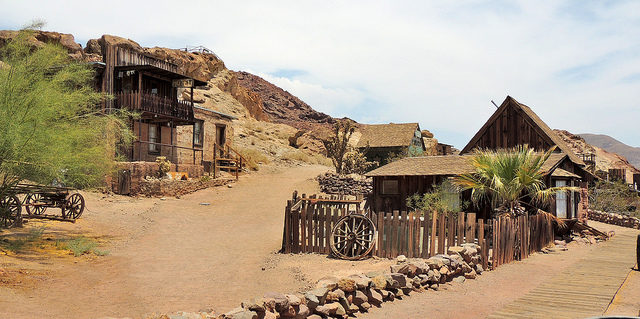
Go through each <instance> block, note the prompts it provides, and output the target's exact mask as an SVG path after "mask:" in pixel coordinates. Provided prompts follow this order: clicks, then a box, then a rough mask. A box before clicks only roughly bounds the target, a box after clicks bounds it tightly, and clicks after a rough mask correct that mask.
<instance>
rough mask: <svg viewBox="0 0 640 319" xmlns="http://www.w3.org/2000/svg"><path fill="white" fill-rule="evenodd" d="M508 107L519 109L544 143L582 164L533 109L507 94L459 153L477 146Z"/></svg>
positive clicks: (508, 123)
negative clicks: (554, 146) (555, 147)
mask: <svg viewBox="0 0 640 319" xmlns="http://www.w3.org/2000/svg"><path fill="white" fill-rule="evenodd" d="M508 108H515V109H516V110H518V111H521V112H522V114H524V116H523V120H524V121H525V122H526V123H527V124H528V125H530V126H532V127H533V129H534V131H535V133H537V135H540V136H541V137H542V138H543V139H544V140H545V141H546V142H545V144H546V145H556V146H557V147H558V151H559V152H563V153H565V154H567V156H569V159H570V160H571V161H572V162H574V163H576V164H579V165H584V162H583V161H582V159H580V158H579V157H578V156H577V155H576V154H574V153H573V151H572V150H571V148H570V147H569V146H568V145H567V144H566V143H565V142H564V141H563V140H562V139H561V138H560V137H559V136H558V135H557V134H556V133H555V132H554V131H553V130H552V129H551V128H550V127H549V126H548V125H547V124H546V123H545V122H544V121H543V120H542V119H541V118H540V117H539V116H538V115H537V114H536V113H535V112H533V110H531V108H530V107H528V106H526V105H524V104H522V103H520V102H518V101H516V100H515V99H514V98H512V97H511V96H507V98H506V99H505V100H504V102H502V104H501V105H500V107H499V108H498V110H496V112H495V113H493V115H492V116H491V117H490V118H489V120H487V122H486V123H485V124H484V125H483V126H482V128H480V130H479V131H478V132H477V133H476V135H474V136H473V138H472V139H471V140H470V141H469V143H468V144H467V146H465V147H464V148H463V149H462V151H460V153H461V154H464V153H469V152H471V151H472V150H473V149H474V148H475V147H477V145H478V144H479V141H480V139H481V138H482V137H484V136H485V134H487V133H488V130H489V128H490V127H491V126H492V125H494V124H495V123H494V122H496V121H497V120H498V119H499V118H500V117H501V116H503V113H504V112H505V111H506V110H507V109H508ZM509 125H513V123H510V122H507V123H503V128H504V127H505V126H509ZM503 128H499V129H503ZM514 129H516V130H517V129H519V128H518V127H515V128H514ZM491 138H494V137H491ZM522 139H524V140H525V143H527V142H526V138H524V137H523V138H522ZM494 142H495V141H494ZM503 144H505V143H503ZM511 144H514V143H511ZM523 144H524V143H523ZM528 144H530V145H531V144H533V143H531V142H529V143H528ZM513 146H515V145H507V147H513ZM531 146H532V147H535V146H534V145H531Z"/></svg>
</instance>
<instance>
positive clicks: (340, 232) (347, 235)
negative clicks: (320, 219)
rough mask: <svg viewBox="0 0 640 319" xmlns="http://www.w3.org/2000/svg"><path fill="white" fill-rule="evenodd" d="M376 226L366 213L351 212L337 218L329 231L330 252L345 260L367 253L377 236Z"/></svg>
mask: <svg viewBox="0 0 640 319" xmlns="http://www.w3.org/2000/svg"><path fill="white" fill-rule="evenodd" d="M377 237H378V236H377V232H376V226H375V224H374V223H373V221H372V220H371V219H370V218H369V217H367V216H366V215H362V214H360V213H353V214H350V215H347V216H344V217H342V218H341V219H339V220H338V222H337V223H336V225H335V226H334V227H333V230H332V231H331V252H333V255H334V256H336V257H338V258H341V259H347V260H359V259H362V258H365V257H366V256H368V255H369V253H370V252H371V250H372V249H373V247H374V246H375V241H376V238H377Z"/></svg>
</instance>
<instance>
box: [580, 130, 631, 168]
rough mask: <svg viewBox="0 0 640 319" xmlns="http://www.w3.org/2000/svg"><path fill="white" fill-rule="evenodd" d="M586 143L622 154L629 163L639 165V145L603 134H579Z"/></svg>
mask: <svg viewBox="0 0 640 319" xmlns="http://www.w3.org/2000/svg"><path fill="white" fill-rule="evenodd" d="M579 135H580V137H582V138H583V139H584V140H585V141H586V142H587V143H589V144H591V145H594V146H597V147H599V148H602V149H604V150H606V151H608V152H611V153H616V154H620V155H622V156H624V157H625V158H626V159H627V160H629V163H631V164H633V165H634V166H635V167H640V147H633V146H629V145H627V144H624V143H622V142H620V141H618V140H616V139H615V138H613V137H611V136H608V135H603V134H586V133H582V134H579Z"/></svg>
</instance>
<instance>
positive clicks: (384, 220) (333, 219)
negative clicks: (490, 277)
mask: <svg viewBox="0 0 640 319" xmlns="http://www.w3.org/2000/svg"><path fill="white" fill-rule="evenodd" d="M351 213H360V214H366V215H367V216H368V217H369V218H371V220H372V221H373V223H374V225H375V226H376V229H377V236H378V237H377V241H376V246H375V247H374V248H373V250H372V252H371V254H372V255H375V256H378V257H383V258H395V257H397V256H399V255H405V256H407V257H409V258H414V257H415V258H429V257H431V256H435V255H437V254H446V253H447V251H448V248H449V247H451V246H460V245H461V244H464V243H476V244H478V245H479V246H480V254H481V257H482V263H483V267H484V268H485V269H487V266H488V262H489V256H491V259H492V260H493V262H492V267H493V268H495V267H497V266H499V265H501V264H505V263H508V262H511V261H513V260H520V259H523V258H526V257H527V256H528V255H529V254H530V253H531V252H534V251H538V250H540V249H542V248H543V247H545V246H546V245H548V244H549V243H550V242H552V241H553V237H554V236H553V227H552V224H551V221H550V220H548V219H546V218H544V217H543V216H541V215H535V216H530V217H526V216H521V217H519V218H517V219H509V218H500V219H494V220H488V221H487V222H486V223H485V220H483V219H477V220H476V214H475V213H457V214H439V213H437V212H431V213H429V212H420V211H417V212H406V211H397V210H394V211H388V212H377V213H376V212H373V211H371V210H370V209H368V208H367V207H365V205H364V202H363V201H362V200H360V199H356V198H353V197H348V196H329V197H322V196H316V195H312V196H309V197H307V196H306V195H305V194H303V195H302V197H298V196H297V194H295V193H294V196H293V198H292V199H291V200H289V201H288V202H287V206H286V208H285V216H284V231H283V239H282V251H283V252H285V253H321V254H330V253H331V248H330V242H331V231H332V229H333V227H334V226H335V225H336V223H337V222H338V220H339V219H340V218H342V217H344V216H346V215H347V214H351ZM516 229H519V230H522V231H516ZM516 243H519V245H520V246H519V248H518V249H516V248H515V244H516ZM490 251H491V252H490Z"/></svg>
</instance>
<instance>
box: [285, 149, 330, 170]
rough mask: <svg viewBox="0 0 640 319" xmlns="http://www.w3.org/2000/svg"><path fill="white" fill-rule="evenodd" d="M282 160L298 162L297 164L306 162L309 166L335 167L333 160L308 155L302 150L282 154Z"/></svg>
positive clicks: (319, 155) (316, 155)
mask: <svg viewBox="0 0 640 319" xmlns="http://www.w3.org/2000/svg"><path fill="white" fill-rule="evenodd" d="M280 158H281V159H282V160H285V161H297V162H304V163H309V164H320V165H325V166H331V165H333V163H332V162H331V159H329V158H328V157H325V156H323V155H321V154H308V153H306V152H304V151H301V150H292V151H287V152H285V153H284V154H282V156H281V157H280Z"/></svg>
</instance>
